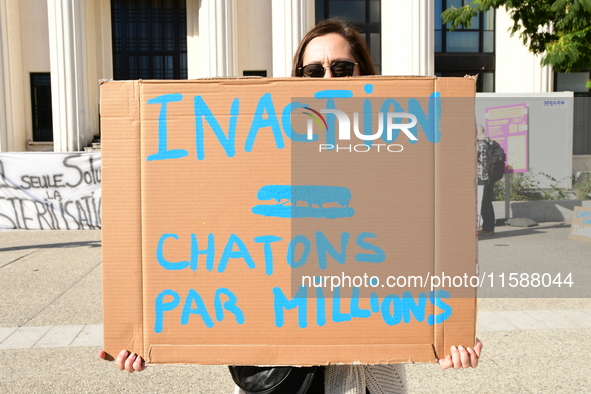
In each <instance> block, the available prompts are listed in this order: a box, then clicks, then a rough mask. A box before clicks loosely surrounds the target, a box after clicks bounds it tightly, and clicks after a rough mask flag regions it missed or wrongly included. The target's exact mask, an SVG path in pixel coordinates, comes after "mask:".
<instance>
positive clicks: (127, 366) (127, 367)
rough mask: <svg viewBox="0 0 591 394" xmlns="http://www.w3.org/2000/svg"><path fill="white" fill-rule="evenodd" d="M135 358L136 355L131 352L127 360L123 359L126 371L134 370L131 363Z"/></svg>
mask: <svg viewBox="0 0 591 394" xmlns="http://www.w3.org/2000/svg"><path fill="white" fill-rule="evenodd" d="M136 358H137V355H136V354H135V353H131V354H130V355H129V356H128V357H127V360H125V370H126V371H127V372H129V373H132V372H134V371H135V369H133V363H134V362H135V359H136Z"/></svg>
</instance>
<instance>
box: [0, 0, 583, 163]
mask: <svg viewBox="0 0 591 394" xmlns="http://www.w3.org/2000/svg"><path fill="white" fill-rule="evenodd" d="M460 3H462V0H397V1H386V0H78V1H72V0H0V55H1V57H0V151H1V152H9V151H34V150H53V151H56V152H63V151H79V150H82V149H83V148H84V147H85V146H88V145H89V144H90V142H91V141H92V140H93V138H95V136H97V135H100V127H99V123H100V122H99V81H100V80H102V79H140V78H141V79H186V78H190V79H193V78H202V77H216V76H219V77H228V76H248V75H259V76H266V77H287V76H290V73H291V59H292V56H293V54H294V52H295V49H296V47H297V45H298V43H299V41H300V39H301V38H302V37H303V35H304V34H305V33H306V32H307V31H308V30H309V29H310V28H311V27H312V26H313V25H314V24H315V23H316V22H317V21H319V20H322V19H325V18H328V17H333V16H341V17H344V18H346V19H348V20H349V21H351V22H353V23H354V24H355V25H356V26H358V27H359V28H360V29H362V31H363V34H364V37H365V38H366V40H367V42H368V45H369V46H370V49H371V53H372V58H373V60H374V63H375V64H376V68H377V70H378V72H379V73H381V74H383V75H438V76H463V75H465V74H472V75H473V74H479V78H478V91H482V92H499V93H539V92H552V91H562V90H571V91H575V92H576V95H579V96H588V95H589V90H588V89H587V88H585V82H586V80H587V79H589V73H588V72H585V73H571V74H556V73H554V72H553V71H552V70H551V68H550V67H541V66H540V59H539V57H537V56H534V55H532V54H531V53H529V52H528V51H527V48H526V47H524V46H523V44H522V42H521V40H520V39H519V38H518V37H510V36H509V33H508V29H509V27H510V26H512V21H511V19H510V18H509V16H508V15H507V14H506V13H505V11H504V10H498V11H496V12H488V13H486V14H482V15H479V16H478V17H476V18H475V19H474V21H473V23H472V26H471V27H470V28H469V29H459V30H456V31H454V32H451V31H449V30H448V29H447V28H446V26H445V25H444V24H442V23H441V19H440V18H439V17H438V15H440V13H441V11H442V10H443V9H445V8H447V7H449V6H451V5H455V6H458V5H461V4H460ZM575 112H576V111H575ZM578 112H579V115H578V116H579V117H581V116H583V117H584V114H585V113H588V112H589V111H588V110H587V109H585V108H581V109H580V110H579V111H578ZM576 116H577V114H576V113H575V117H576ZM581 122H582V123H581ZM581 122H579V123H581V124H582V125H583V126H580V127H578V126H577V127H578V128H577V127H576V128H575V130H574V132H573V133H574V143H573V145H574V146H573V153H574V154H575V156H574V158H575V159H574V160H576V159H577V157H579V158H580V159H581V160H582V161H581V162H585V161H588V162H589V168H591V130H589V127H588V126H589V124H591V122H590V121H589V120H588V119H582V120H581ZM585 122H586V123H585ZM574 167H575V168H576V167H577V166H576V165H575V166H574Z"/></svg>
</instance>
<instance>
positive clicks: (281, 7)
mask: <svg viewBox="0 0 591 394" xmlns="http://www.w3.org/2000/svg"><path fill="white" fill-rule="evenodd" d="M271 7H272V21H273V29H272V33H271V34H272V36H273V75H271V76H272V77H291V65H292V60H293V55H294V54H295V52H296V50H297V49H298V45H299V44H300V41H301V40H302V38H304V36H305V35H306V33H307V32H308V31H309V30H310V29H311V28H312V27H314V1H313V0H273V2H272V4H271Z"/></svg>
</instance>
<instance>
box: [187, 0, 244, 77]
mask: <svg viewBox="0 0 591 394" xmlns="http://www.w3.org/2000/svg"><path fill="white" fill-rule="evenodd" d="M187 52H188V53H187V55H188V77H189V79H193V78H207V77H234V76H236V75H237V72H238V67H237V54H236V0H187Z"/></svg>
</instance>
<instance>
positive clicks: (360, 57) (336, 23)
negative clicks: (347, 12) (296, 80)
mask: <svg viewBox="0 0 591 394" xmlns="http://www.w3.org/2000/svg"><path fill="white" fill-rule="evenodd" d="M331 33H336V34H339V35H341V36H342V37H343V38H344V39H346V40H347V42H348V43H349V46H350V48H351V54H352V55H353V56H354V57H355V61H356V62H357V63H359V70H360V74H361V75H375V73H376V72H375V70H374V68H373V63H372V61H371V56H370V54H369V50H368V49H367V44H366V43H365V40H364V39H363V38H361V36H360V35H359V32H358V31H357V29H356V28H355V27H354V26H353V25H351V24H350V23H349V22H347V21H345V20H343V19H338V18H331V19H326V20H324V21H322V22H320V23H318V24H317V25H316V26H314V27H313V28H312V30H310V31H309V32H308V34H306V36H305V37H304V38H303V39H302V41H301V42H300V45H299V47H298V50H297V51H296V53H295V56H294V58H293V65H292V69H291V76H292V77H301V75H300V67H302V66H303V65H304V64H303V62H304V52H306V48H307V47H308V44H309V43H310V41H312V40H313V39H314V38H316V37H321V36H325V35H327V34H331Z"/></svg>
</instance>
